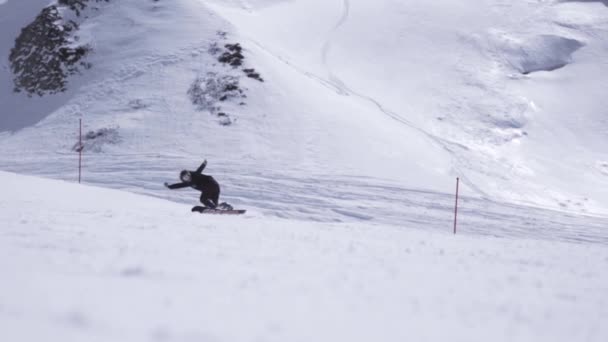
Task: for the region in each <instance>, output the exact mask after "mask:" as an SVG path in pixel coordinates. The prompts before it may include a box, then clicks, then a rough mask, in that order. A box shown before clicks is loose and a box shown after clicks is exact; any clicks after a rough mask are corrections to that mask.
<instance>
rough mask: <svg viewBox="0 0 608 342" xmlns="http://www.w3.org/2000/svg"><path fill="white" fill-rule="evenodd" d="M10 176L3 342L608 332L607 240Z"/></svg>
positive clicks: (566, 336)
mask: <svg viewBox="0 0 608 342" xmlns="http://www.w3.org/2000/svg"><path fill="white" fill-rule="evenodd" d="M0 180H1V181H2V183H3V184H5V186H4V187H3V191H2V193H1V194H0V227H2V228H1V229H0V273H1V274H2V275H3V277H2V282H0V339H1V340H3V341H22V342H27V341H40V340H41V339H47V338H48V337H49V336H52V338H53V339H54V340H61V341H117V340H119V341H125V340H128V341H159V340H162V341H235V342H238V341H311V340H315V341H353V342H355V341H370V340H381V341H387V342H389V341H403V340H415V341H445V340H446V339H449V340H452V341H488V340H492V341H522V342H525V341H535V342H537V341H552V342H559V341H568V342H570V341H588V342H594V341H598V342H600V341H604V340H605V339H606V336H608V330H607V329H608V328H607V326H606V324H604V323H605V321H606V319H607V318H608V309H607V308H608V306H607V305H606V304H608V303H607V301H608V295H607V294H608V291H606V284H607V283H608V279H607V274H606V272H605V269H606V267H608V249H607V248H606V245H607V242H606V241H595V242H596V243H587V242H578V243H569V242H556V241H543V240H537V239H528V238H519V237H518V238H514V237H505V238H495V237H489V236H485V237H484V236H479V235H478V234H476V233H473V232H470V231H467V227H466V226H465V227H463V231H462V232H461V233H460V234H459V235H456V236H454V235H452V234H451V232H450V229H449V228H450V227H443V226H440V225H439V224H437V226H435V227H434V229H433V230H429V229H428V227H423V226H422V225H421V224H416V223H413V222H407V223H404V224H403V225H401V226H388V225H378V224H369V223H361V222H350V223H315V222H303V221H294V220H284V219H277V218H268V217H266V216H265V215H263V214H262V213H260V212H256V211H253V212H252V213H248V214H246V215H244V216H239V217H234V216H230V217H227V216H221V217H218V216H209V215H200V214H191V213H189V209H190V206H188V205H184V204H179V203H175V202H170V201H166V200H161V199H154V198H151V197H148V196H141V195H135V194H132V193H128V192H122V191H117V190H110V189H104V188H97V187H91V186H87V185H78V184H73V183H67V182H63V181H56V180H48V179H42V178H35V177H30V176H21V175H16V174H12V173H6V172H0ZM530 216H531V215H530ZM503 223H504V224H505V225H509V224H511V220H510V219H509V218H504V219H503ZM445 228H447V229H445ZM538 228H542V225H541V224H539V225H538Z"/></svg>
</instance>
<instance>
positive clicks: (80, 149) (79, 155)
mask: <svg viewBox="0 0 608 342" xmlns="http://www.w3.org/2000/svg"><path fill="white" fill-rule="evenodd" d="M79 125H80V128H79V129H80V133H79V138H78V183H80V178H81V175H82V150H83V148H84V146H82V119H79Z"/></svg>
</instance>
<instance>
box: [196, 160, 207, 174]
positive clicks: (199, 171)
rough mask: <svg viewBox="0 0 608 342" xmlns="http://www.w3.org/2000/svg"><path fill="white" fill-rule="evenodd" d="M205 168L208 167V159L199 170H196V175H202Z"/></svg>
mask: <svg viewBox="0 0 608 342" xmlns="http://www.w3.org/2000/svg"><path fill="white" fill-rule="evenodd" d="M205 166H207V159H205V161H204V162H203V163H202V164H201V166H199V167H198V169H196V173H202V172H203V170H204V169H205Z"/></svg>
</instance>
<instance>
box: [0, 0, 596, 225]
mask: <svg viewBox="0 0 608 342" xmlns="http://www.w3.org/2000/svg"><path fill="white" fill-rule="evenodd" d="M46 5H48V1H27V2H23V1H16V0H11V1H5V2H4V3H3V4H2V5H0V6H2V7H0V25H1V29H0V32H2V33H0V34H1V35H0V53H1V54H2V56H3V57H2V60H3V62H2V70H1V72H2V74H1V79H0V82H1V91H0V102H1V107H2V116H1V119H0V120H1V122H0V123H1V127H0V129H2V130H3V131H4V133H2V134H1V135H0V152H1V154H0V168H1V169H4V170H11V171H18V172H23V173H30V174H40V175H46V176H51V177H55V178H63V179H74V175H75V173H76V169H75V168H74V165H75V164H74V152H73V148H74V145H75V143H76V142H77V138H78V119H80V118H82V119H83V122H84V129H85V133H89V135H88V136H87V141H86V144H87V147H85V170H84V177H85V180H86V181H88V182H92V183H96V184H104V185H107V186H111V187H119V188H129V189H131V190H134V191H139V192H142V193H151V194H154V195H156V196H164V195H163V194H162V192H160V190H161V187H160V184H161V183H162V182H161V181H162V180H163V179H164V180H166V179H169V178H174V177H175V174H176V172H177V171H178V170H180V169H183V168H193V167H195V166H196V164H197V163H199V161H200V160H202V159H203V158H207V159H208V160H210V161H211V164H210V165H212V166H213V167H212V168H211V169H210V170H209V171H210V172H213V173H216V174H218V176H219V178H220V179H222V180H223V181H222V182H223V183H225V184H226V189H225V192H224V194H225V195H226V196H227V197H228V198H229V199H230V200H233V201H236V202H241V203H248V204H250V205H253V206H256V207H258V208H260V209H263V210H266V212H267V213H272V214H276V215H279V213H278V212H277V210H276V209H278V208H280V209H281V211H283V210H285V208H284V206H283V205H281V203H283V201H284V200H285V198H284V197H283V196H279V195H278V194H277V193H276V191H277V190H278V186H277V185H276V184H281V185H280V192H281V193H283V194H285V193H288V194H289V196H293V198H294V201H293V202H297V203H300V204H301V203H304V202H306V201H307V200H308V198H317V200H318V201H323V200H324V197H338V196H339V195H338V194H334V193H332V191H331V189H332V185H333V184H336V183H339V182H340V181H341V180H345V181H346V182H351V181H352V182H353V184H355V186H354V187H353V189H355V190H353V191H356V192H358V194H359V195H361V196H363V195H367V194H368V192H367V191H364V190H362V187H364V186H375V187H380V186H384V185H390V186H392V187H395V188H404V189H423V190H428V191H434V192H441V193H450V192H453V188H454V181H455V178H456V177H460V178H461V179H462V180H463V183H464V193H465V194H467V195H469V196H474V197H482V198H487V199H492V200H496V201H507V202H515V203H519V204H531V205H535V206H542V207H548V208H555V209H559V210H568V211H572V212H577V213H595V214H605V213H607V212H608V191H605V189H606V188H607V186H608V151H607V147H606V146H608V145H607V144H606V143H605V142H606V137H607V135H608V121H607V120H608V119H606V109H605V108H607V107H608V106H607V105H608V103H607V101H608V100H607V99H606V97H605V96H603V92H604V89H606V88H607V84H606V82H608V81H607V78H606V77H605V76H606V75H608V66H607V65H606V63H605V62H604V56H606V53H607V52H608V43H607V38H606V37H607V35H606V32H607V30H608V8H606V6H605V3H604V4H602V3H601V2H593V1H592V2H580V1H579V2H573V1H499V0H484V1H458V2H456V1H451V0H442V1H408V2H401V1H390V0H382V1H374V2H370V1H363V0H335V1H326V0H309V1H280V0H276V1H275V0H273V1H270V0H257V1H253V0H250V1H200V0H179V1H171V2H168V1H162V0H161V1H143V2H142V1H120V2H119V1H111V0H110V1H70V0H62V1H59V2H58V3H55V4H54V6H56V8H57V10H56V15H57V16H58V17H60V18H61V19H59V20H52V22H51V24H52V25H58V26H59V29H57V30H50V31H57V32H59V33H57V34H56V35H57V36H59V38H58V42H59V43H58V45H57V46H51V47H47V48H46V50H44V49H43V48H41V47H40V45H36V44H30V45H28V44H26V43H23V41H26V42H27V41H28V39H29V40H30V41H31V40H32V39H33V38H32V36H35V34H32V33H28V32H25V31H26V30H24V32H25V34H24V32H22V31H20V30H22V29H24V28H28V27H29V28H30V31H29V32H40V31H41V29H40V28H39V26H40V25H38V26H36V25H33V23H34V22H35V20H36V18H37V16H40V13H41V11H42V9H43V7H44V6H46ZM47 8H48V7H47ZM28 25H29V26H28ZM40 27H45V26H40ZM46 31H49V29H48V27H47V29H46ZM20 32H21V34H20ZM60 33H61V34H60ZM63 33H65V37H63V36H62V34H63ZM24 36H25V37H24ZM43 36H44V35H43ZM15 39H17V40H19V39H21V44H19V43H16V42H15ZM32 46H34V48H32ZM36 46H38V48H36ZM53 49H55V50H53ZM49 51H51V53H49ZM52 51H54V52H52ZM66 51H67V52H66ZM36 52H38V53H41V56H46V57H41V58H42V59H41V61H45V60H44V58H50V57H49V55H53V54H54V56H55V57H57V58H56V59H57V60H63V61H66V60H68V61H70V60H72V62H73V63H74V64H73V66H72V68H73V69H75V70H72V72H65V74H66V79H65V84H64V88H65V91H63V92H62V91H61V89H60V88H61V87H59V88H58V89H59V90H55V91H43V92H42V95H43V96H42V97H40V96H38V95H36V94H35V93H34V94H33V95H31V96H28V94H27V92H28V90H27V86H23V85H24V84H25V85H27V84H28V83H27V82H30V83H31V79H34V80H39V81H40V80H44V79H45V78H44V77H36V75H35V73H34V71H35V70H33V69H32V67H28V64H27V63H25V62H24V61H25V60H26V59H27V58H29V59H30V62H32V63H30V65H35V63H36V61H37V59H36V58H34V57H35V56H36ZM11 53H13V55H14V56H13V57H15V56H17V57H18V58H13V59H12V61H9V57H10V55H11ZM70 53H71V54H70ZM19 56H20V57H19ZM32 56H34V57H32ZM66 56H68V57H66ZM222 57H224V58H222ZM235 58H236V59H235ZM15 60H17V61H21V64H18V63H16V62H15ZM220 60H222V61H223V62H224V63H222V62H220ZM46 62H48V61H46ZM230 63H237V64H239V63H241V65H237V66H233V65H231V64H230ZM42 64H44V63H42ZM51 64H52V63H47V64H46V65H47V66H48V65H51ZM52 65H53V66H54V65H55V64H52ZM19 66H21V69H19V68H18V67H19ZM69 68H70V66H63V70H64V71H65V70H68V69H69ZM49 70H50V69H49V68H46V69H43V68H41V70H38V71H41V72H42V73H43V74H45V75H48V74H49V73H50V71H49ZM28 72H29V73H31V74H32V75H29V77H30V78H29V79H28V78H26V77H25V76H28V75H27V73H28ZM24 75H25V76H24ZM19 76H21V77H22V78H23V79H24V80H23V79H22V80H20V79H19ZM248 76H250V77H248ZM48 78H50V76H49V77H48ZM15 80H16V81H15ZM19 82H21V85H22V87H21V88H22V89H21V90H22V91H21V92H20V93H14V91H13V90H14V88H15V85H16V84H17V85H18V84H19ZM24 82H25V83H24ZM37 86H39V87H44V85H37ZM30 87H32V86H31V85H30ZM34 89H35V86H34ZM41 165H44V167H41ZM143 170H146V172H141V171H143ZM307 184H318V185H319V187H323V188H327V190H328V191H323V192H322V193H320V192H319V191H317V190H315V187H314V186H308V185H307ZM231 187H232V188H231ZM375 191H378V192H381V191H382V189H376V190H375ZM319 195H322V196H323V197H321V198H319V197H318V196H319ZM375 197H381V194H375V195H374V194H373V193H372V194H371V197H370V198H369V200H370V201H373V200H374V199H375ZM381 205H384V204H381ZM307 209H309V210H310V209H311V208H310V207H308V208H304V209H303V210H307ZM338 209H341V210H349V209H353V207H346V206H345V207H341V208H338ZM301 210H302V208H298V210H296V211H288V212H284V213H282V214H281V215H286V216H300V215H299V213H301ZM334 219H339V217H337V218H336V217H334Z"/></svg>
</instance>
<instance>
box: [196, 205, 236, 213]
mask: <svg viewBox="0 0 608 342" xmlns="http://www.w3.org/2000/svg"><path fill="white" fill-rule="evenodd" d="M192 212H193V213H194V212H196V213H201V214H215V215H241V214H244V213H246V212H247V210H243V209H239V210H237V209H211V208H206V207H202V206H200V205H197V206H196V207H193V208H192Z"/></svg>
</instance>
